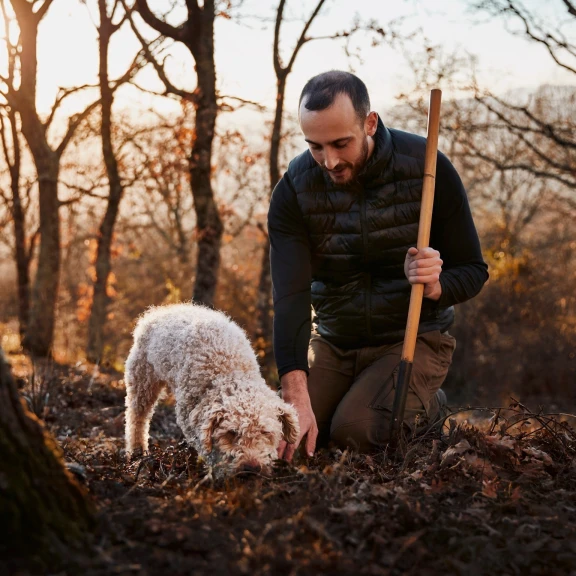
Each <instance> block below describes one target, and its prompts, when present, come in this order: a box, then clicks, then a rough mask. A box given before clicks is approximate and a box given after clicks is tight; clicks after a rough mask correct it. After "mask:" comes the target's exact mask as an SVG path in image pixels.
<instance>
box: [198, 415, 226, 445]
mask: <svg viewBox="0 0 576 576" xmlns="http://www.w3.org/2000/svg"><path fill="white" fill-rule="evenodd" d="M221 421H222V412H214V413H213V414H211V415H210V417H209V418H208V423H207V424H205V425H204V426H203V427H202V445H203V446H204V450H206V454H210V452H212V435H213V434H214V430H215V429H216V427H217V426H218V424H220V422H221Z"/></svg>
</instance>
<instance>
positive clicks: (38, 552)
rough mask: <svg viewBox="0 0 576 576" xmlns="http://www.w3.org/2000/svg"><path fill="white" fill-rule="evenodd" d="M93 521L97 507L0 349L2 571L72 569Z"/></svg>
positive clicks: (0, 526)
mask: <svg viewBox="0 0 576 576" xmlns="http://www.w3.org/2000/svg"><path fill="white" fill-rule="evenodd" d="M93 522H94V521H93V508H92V504H91V503H90V501H89V500H88V499H87V497H86V495H85V493H84V491H83V490H82V489H81V488H80V486H79V485H77V484H76V482H75V481H74V480H73V479H72V478H71V476H70V475H69V473H68V472H67V471H66V469H65V468H64V466H63V463H62V454H61V452H60V449H59V448H58V446H57V444H56V443H55V441H54V440H53V438H52V437H51V436H50V435H49V434H48V433H47V432H46V431H45V430H44V428H43V427H42V425H41V424H40V423H39V421H38V420H37V419H36V418H35V417H34V416H33V415H32V414H31V413H30V412H29V411H28V410H26V408H24V406H23V404H22V403H21V401H20V398H19V396H18V392H17V390H16V387H15V385H14V381H13V379H12V375H11V372H10V367H9V365H8V363H7V362H6V360H5V358H4V355H3V353H2V350H1V349H0V573H2V574H6V573H14V572H15V571H17V570H19V569H22V568H30V569H32V570H34V571H46V570H49V569H54V568H58V567H60V566H63V565H64V564H65V563H66V564H68V565H69V564H70V562H71V561H73V559H74V558H78V557H79V553H80V552H81V550H82V549H83V548H84V547H85V546H86V545H87V542H88V540H87V534H88V532H89V530H90V529H91V527H92V526H93Z"/></svg>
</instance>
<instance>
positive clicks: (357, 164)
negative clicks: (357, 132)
mask: <svg viewBox="0 0 576 576" xmlns="http://www.w3.org/2000/svg"><path fill="white" fill-rule="evenodd" d="M367 160H368V141H367V139H366V138H363V139H362V149H361V150H360V153H359V154H358V157H357V158H356V159H355V160H354V162H345V163H342V164H338V165H337V166H336V167H335V169H334V170H333V172H336V171H338V170H341V169H342V168H350V169H351V173H350V176H349V177H348V178H346V180H341V181H338V180H336V179H334V178H333V177H332V174H331V172H332V171H331V170H328V169H327V168H326V166H322V170H324V172H326V174H328V176H329V177H330V180H332V182H334V184H338V185H340V186H350V185H351V184H354V183H355V182H356V180H357V178H358V175H359V174H360V172H361V171H362V169H363V168H364V166H365V165H366V161H367Z"/></svg>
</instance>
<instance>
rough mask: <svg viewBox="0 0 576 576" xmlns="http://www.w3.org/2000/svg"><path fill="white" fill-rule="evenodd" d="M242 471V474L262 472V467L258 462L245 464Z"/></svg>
mask: <svg viewBox="0 0 576 576" xmlns="http://www.w3.org/2000/svg"><path fill="white" fill-rule="evenodd" d="M240 470H241V471H242V472H260V471H261V470H262V466H261V465H260V464H259V463H258V462H244V464H242V467H241V469H240Z"/></svg>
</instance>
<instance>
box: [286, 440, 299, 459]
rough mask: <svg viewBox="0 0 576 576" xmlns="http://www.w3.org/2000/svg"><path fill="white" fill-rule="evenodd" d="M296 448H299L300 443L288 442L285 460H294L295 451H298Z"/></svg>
mask: <svg viewBox="0 0 576 576" xmlns="http://www.w3.org/2000/svg"><path fill="white" fill-rule="evenodd" d="M296 448H298V444H288V445H287V446H286V452H284V460H286V462H292V457H293V456H294V452H296Z"/></svg>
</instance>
